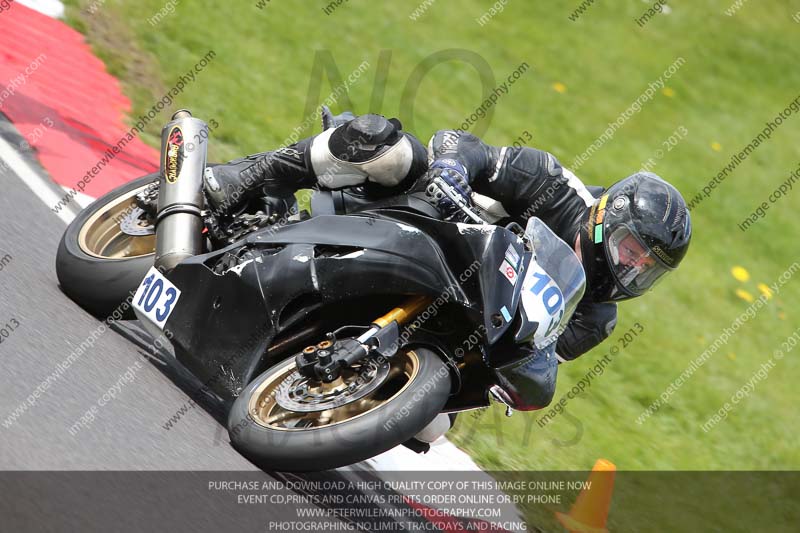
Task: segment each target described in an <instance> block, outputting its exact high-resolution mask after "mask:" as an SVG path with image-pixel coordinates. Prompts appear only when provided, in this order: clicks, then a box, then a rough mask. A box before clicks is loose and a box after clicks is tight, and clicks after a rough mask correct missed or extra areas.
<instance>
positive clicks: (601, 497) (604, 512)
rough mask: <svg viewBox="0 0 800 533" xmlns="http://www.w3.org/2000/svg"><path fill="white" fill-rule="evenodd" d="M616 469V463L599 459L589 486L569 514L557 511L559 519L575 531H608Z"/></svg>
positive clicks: (582, 492)
mask: <svg viewBox="0 0 800 533" xmlns="http://www.w3.org/2000/svg"><path fill="white" fill-rule="evenodd" d="M616 471H617V467H616V466H614V463H612V462H611V461H607V460H605V459H598V460H597V462H596V463H595V464H594V468H592V473H591V474H589V483H588V486H586V487H584V489H583V490H582V491H581V493H580V494H579V495H578V499H577V500H575V504H574V505H573V506H572V509H570V510H569V514H568V515H567V514H563V513H556V518H558V521H559V522H561V524H562V525H563V526H564V527H565V528H567V529H568V530H569V531H572V532H573V533H606V532H607V531H608V530H607V529H606V519H607V518H608V509H609V507H610V506H611V493H612V492H613V491H614V474H615V472H616Z"/></svg>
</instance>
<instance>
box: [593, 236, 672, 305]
mask: <svg viewBox="0 0 800 533" xmlns="http://www.w3.org/2000/svg"><path fill="white" fill-rule="evenodd" d="M606 249H607V251H608V255H609V257H608V260H609V266H610V268H611V273H612V274H613V275H614V278H615V279H616V281H617V285H618V286H619V287H620V288H621V289H623V290H624V291H625V292H627V293H629V294H633V295H636V296H638V295H640V294H643V293H645V292H647V291H648V290H650V289H652V288H653V286H655V284H656V283H657V282H658V281H659V280H660V279H661V278H662V277H663V276H664V274H666V273H667V272H669V271H670V270H671V269H669V268H667V267H666V265H664V263H663V262H662V261H661V260H660V259H659V258H658V256H656V255H655V254H653V252H652V251H651V250H650V248H649V247H648V246H647V245H645V244H644V243H643V242H642V240H641V239H640V238H639V236H638V235H637V234H636V232H635V231H633V230H632V229H631V228H630V227H629V226H627V225H625V224H620V225H618V226H617V227H616V228H615V229H614V230H613V231H612V232H611V235H609V237H608V239H607V248H606Z"/></svg>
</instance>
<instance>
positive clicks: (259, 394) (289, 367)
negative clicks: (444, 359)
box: [247, 350, 420, 431]
mask: <svg viewBox="0 0 800 533" xmlns="http://www.w3.org/2000/svg"><path fill="white" fill-rule="evenodd" d="M419 368H420V362H419V356H418V355H417V353H416V352H414V351H413V350H409V351H405V352H400V353H398V354H396V355H394V356H393V357H392V358H391V360H390V369H389V375H388V376H387V377H386V379H385V380H384V382H383V383H382V384H381V386H379V387H378V388H377V389H376V390H375V391H372V392H370V393H369V394H367V395H366V396H364V397H363V398H360V399H358V400H356V401H354V402H351V403H348V404H345V405H342V406H341V407H337V408H334V409H328V410H327V411H316V412H310V413H301V412H296V411H290V410H288V409H284V408H283V407H281V406H280V405H279V404H278V402H277V401H276V400H275V393H276V391H277V388H278V387H279V386H280V385H281V383H283V381H284V380H285V379H286V378H287V377H289V375H290V374H292V373H293V372H294V371H295V363H294V360H289V361H287V362H286V363H285V364H284V365H283V367H282V368H281V369H280V370H279V371H278V372H276V373H275V374H273V375H272V376H271V377H270V379H268V380H266V381H265V382H264V383H262V384H261V385H259V386H258V387H257V388H256V390H255V391H254V392H253V394H252V395H251V396H250V402H249V404H248V407H247V408H248V411H249V413H250V415H251V416H252V417H253V420H254V421H255V422H256V423H257V424H258V425H260V426H264V427H266V428H269V429H274V430H278V431H312V430H315V429H323V428H329V427H333V426H336V425H339V424H342V423H344V422H349V421H351V420H355V419H357V418H360V417H362V416H365V415H367V414H369V413H372V412H374V411H376V410H377V409H380V408H381V407H382V406H384V405H386V404H388V403H389V402H391V401H393V400H394V399H395V398H397V397H398V396H399V395H400V394H402V393H403V391H405V390H406V389H407V388H408V387H409V386H410V385H411V383H412V382H413V381H414V380H415V379H416V377H417V375H418V374H419ZM396 380H402V381H403V383H402V385H401V386H400V387H399V389H398V390H396V391H394V392H392V393H391V394H390V395H388V397H386V398H381V391H382V389H384V387H385V386H387V385H393V386H394V387H396V386H397V381H396ZM331 385H333V386H335V385H336V382H334V383H333V384H331ZM344 385H345V386H346V383H345V384H344ZM290 422H295V423H300V422H307V423H311V424H314V425H312V426H310V427H300V428H298V427H286V424H287V423H290Z"/></svg>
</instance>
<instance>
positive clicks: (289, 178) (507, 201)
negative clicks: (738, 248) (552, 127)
mask: <svg viewBox="0 0 800 533" xmlns="http://www.w3.org/2000/svg"><path fill="white" fill-rule="evenodd" d="M323 126H324V127H325V128H326V129H325V131H324V132H323V133H321V134H319V135H315V136H313V137H310V138H307V139H304V140H301V141H299V142H297V143H295V144H293V145H291V146H288V147H285V148H281V149H278V150H276V151H273V152H264V153H260V154H255V155H252V156H249V157H247V158H244V159H240V160H236V161H231V162H230V163H228V164H226V165H220V166H216V167H213V168H210V169H209V170H207V171H206V191H207V193H208V197H209V200H210V202H211V207H212V208H213V209H214V210H215V211H217V212H229V211H231V210H232V209H233V208H234V207H236V206H238V205H241V204H242V202H244V200H245V199H247V198H252V197H253V196H256V195H259V194H261V195H264V194H266V195H267V196H268V197H270V198H271V199H273V203H274V199H276V198H277V199H282V202H283V205H284V206H285V207H286V208H288V206H289V205H291V204H292V203H293V201H294V199H293V196H292V194H293V192H294V191H296V190H298V189H301V188H310V187H315V186H318V187H322V188H327V189H341V188H350V189H353V188H356V189H358V191H359V192H360V193H362V194H363V195H365V196H367V197H377V196H387V195H397V194H403V193H407V194H409V195H411V196H416V197H418V198H422V199H424V200H426V201H427V202H428V203H430V204H432V205H433V206H434V207H435V208H436V209H437V210H438V212H439V214H440V215H441V217H442V218H443V219H445V220H451V221H458V222H472V221H471V220H469V219H468V217H467V216H466V215H465V214H464V211H463V210H462V209H461V208H460V207H459V206H458V205H457V203H456V202H454V201H453V199H452V198H451V196H449V195H448V194H446V193H444V191H440V190H439V189H440V188H441V183H442V181H444V182H445V183H446V184H448V185H449V189H450V192H451V194H452V193H453V192H455V193H456V199H458V200H459V202H458V203H462V204H463V205H467V206H474V204H473V201H472V199H473V196H472V194H471V193H472V191H475V192H477V193H479V194H481V195H484V196H488V197H490V198H492V199H494V200H497V201H499V202H500V203H501V204H502V207H503V208H504V210H503V211H502V216H503V218H502V219H501V221H500V222H501V223H502V222H510V221H515V222H517V223H519V224H520V225H521V226H523V227H524V226H525V225H526V223H527V220H528V218H529V217H531V216H536V217H538V218H540V219H541V220H542V221H543V222H544V223H545V224H547V225H548V227H550V229H551V230H552V231H553V232H554V233H555V234H556V235H557V236H558V237H560V238H561V239H562V240H564V241H565V242H566V243H568V244H569V245H570V246H573V247H574V250H575V253H576V254H577V255H578V257H579V258H580V259H581V261H582V263H583V266H584V270H585V272H586V281H587V287H586V292H585V294H584V297H583V299H582V300H581V301H580V303H579V304H578V306H577V308H576V310H575V314H574V315H573V317H572V319H571V320H570V322H569V324H568V325H567V327H566V329H565V330H564V331H563V332H562V334H561V335H560V337H559V339H558V344H557V347H556V353H557V356H558V359H559V362H563V361H567V360H572V359H575V358H576V357H578V356H580V355H581V354H583V353H585V352H587V351H589V350H590V349H591V348H593V347H594V346H596V345H597V344H599V343H600V342H602V341H603V340H604V339H605V338H607V337H608V336H609V335H610V334H611V331H612V330H613V329H614V326H615V325H616V321H617V304H616V302H618V301H622V300H627V299H630V298H634V297H636V296H641V295H642V294H644V293H645V292H647V291H648V290H649V289H651V288H652V287H653V286H654V285H655V284H656V282H658V281H659V280H660V279H661V278H662V277H663V276H664V274H667V273H669V272H670V271H672V270H675V269H676V268H677V267H678V265H679V264H680V262H681V260H682V259H683V256H684V255H685V254H686V251H687V249H688V247H689V241H690V239H691V233H692V228H691V221H690V218H689V212H688V210H687V208H686V203H685V201H684V199H683V197H682V196H681V194H680V193H679V192H678V190H677V189H675V188H674V187H673V186H672V185H670V184H669V183H667V182H666V181H664V180H662V179H661V178H659V177H658V176H656V175H655V174H652V173H649V172H637V173H635V174H633V175H631V176H628V177H627V178H625V179H623V180H620V181H618V182H616V183H614V184H613V185H611V186H610V187H609V188H608V189H607V190H605V191H602V189H601V188H594V189H598V190H597V191H596V194H595V195H593V194H592V193H591V192H590V190H589V189H587V187H586V186H585V185H584V184H583V183H582V182H581V181H580V180H579V179H578V178H577V177H576V176H575V174H573V173H572V172H571V171H570V170H568V169H566V168H563V167H562V166H561V165H560V164H559V162H558V161H557V160H556V158H555V157H553V155H552V154H550V153H548V152H545V151H542V150H537V149H535V148H529V147H520V148H517V147H507V146H504V147H496V146H490V145H487V144H485V143H484V142H483V141H481V140H480V139H479V138H477V137H476V136H474V135H472V134H470V133H466V132H463V131H460V130H442V131H439V132H437V133H436V134H435V135H434V136H433V138H432V139H431V140H430V143H429V145H428V149H427V150H426V149H425V147H424V146H423V145H422V144H421V143H420V142H419V141H418V140H417V139H416V138H415V137H414V136H413V135H411V134H409V133H407V132H404V131H402V129H401V125H400V123H399V121H397V120H396V119H389V120H387V119H385V118H384V117H381V116H379V115H362V116H359V117H357V118H356V117H353V115H352V114H349V113H345V114H343V115H340V116H338V117H332V116H331V115H330V113H329V112H328V111H327V109H324V113H323ZM437 178H439V179H437ZM547 381H548V383H549V382H550V381H552V382H554V378H553V379H552V380H551V379H549V378H548V379H547ZM550 388H551V389H554V386H551V387H550ZM553 392H554V390H551V391H550V397H548V398H546V402H549V401H550V398H551V397H552V393H553Z"/></svg>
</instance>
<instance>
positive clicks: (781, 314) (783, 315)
mask: <svg viewBox="0 0 800 533" xmlns="http://www.w3.org/2000/svg"><path fill="white" fill-rule="evenodd" d="M778 318H780V319H781V320H786V313H784V312H783V311H781V312H780V313H778Z"/></svg>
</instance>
